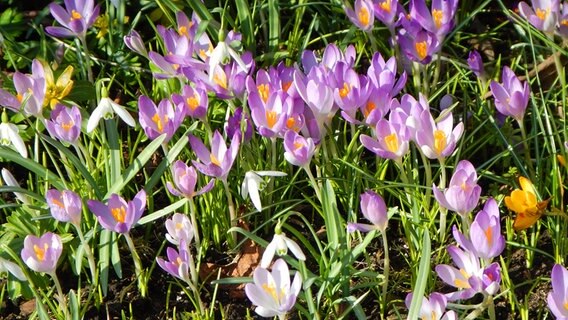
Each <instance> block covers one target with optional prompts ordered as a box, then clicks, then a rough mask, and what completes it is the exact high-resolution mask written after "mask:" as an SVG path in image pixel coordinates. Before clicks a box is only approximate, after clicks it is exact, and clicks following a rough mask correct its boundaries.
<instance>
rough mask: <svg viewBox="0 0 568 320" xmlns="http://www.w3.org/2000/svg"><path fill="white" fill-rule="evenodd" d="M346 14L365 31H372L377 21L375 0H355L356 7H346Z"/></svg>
mask: <svg viewBox="0 0 568 320" xmlns="http://www.w3.org/2000/svg"><path fill="white" fill-rule="evenodd" d="M344 10H345V14H346V15H347V17H348V18H349V20H351V22H352V23H353V24H354V25H355V26H357V27H358V28H359V29H361V30H363V31H371V30H372V29H373V22H374V21H375V12H374V7H373V2H371V1H370V0H355V8H354V9H351V8H349V7H347V6H345V7H344Z"/></svg>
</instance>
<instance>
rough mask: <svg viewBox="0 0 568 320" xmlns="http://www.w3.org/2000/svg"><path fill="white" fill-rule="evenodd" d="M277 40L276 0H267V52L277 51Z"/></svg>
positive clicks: (278, 31) (277, 8)
mask: <svg viewBox="0 0 568 320" xmlns="http://www.w3.org/2000/svg"><path fill="white" fill-rule="evenodd" d="M279 42H280V12H279V5H278V0H268V52H272V53H275V52H277V51H278V43H279Z"/></svg>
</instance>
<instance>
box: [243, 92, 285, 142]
mask: <svg viewBox="0 0 568 320" xmlns="http://www.w3.org/2000/svg"><path fill="white" fill-rule="evenodd" d="M248 101H249V107H250V110H251V116H252V120H253V121H254V124H255V125H256V126H257V128H258V133H259V134H260V135H261V136H263V137H267V138H273V137H276V136H278V135H279V134H281V132H283V131H284V130H285V128H286V120H287V119H288V117H287V115H288V114H289V113H290V112H291V111H292V108H293V103H294V101H293V99H292V97H290V96H289V95H288V94H286V93H284V92H283V91H280V90H279V91H276V92H274V93H273V94H271V95H270V96H269V97H268V100H267V101H266V102H265V103H263V101H262V100H261V97H260V96H259V94H258V93H255V92H254V91H253V92H251V93H250V95H249V97H248Z"/></svg>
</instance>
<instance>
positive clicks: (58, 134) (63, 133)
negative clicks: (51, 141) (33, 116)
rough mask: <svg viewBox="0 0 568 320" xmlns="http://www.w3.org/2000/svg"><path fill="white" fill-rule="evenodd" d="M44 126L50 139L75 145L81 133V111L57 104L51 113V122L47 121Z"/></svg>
mask: <svg viewBox="0 0 568 320" xmlns="http://www.w3.org/2000/svg"><path fill="white" fill-rule="evenodd" d="M45 126H46V128H47V131H48V132H49V134H50V135H51V136H52V137H55V138H57V139H58V140H59V141H61V142H68V143H70V144H75V143H76V142H77V139H78V138H79V134H80V133H81V111H79V108H78V107H77V106H73V107H71V108H68V107H66V106H64V105H62V104H60V103H57V104H56V105H55V109H54V110H53V111H51V120H47V121H46V122H45Z"/></svg>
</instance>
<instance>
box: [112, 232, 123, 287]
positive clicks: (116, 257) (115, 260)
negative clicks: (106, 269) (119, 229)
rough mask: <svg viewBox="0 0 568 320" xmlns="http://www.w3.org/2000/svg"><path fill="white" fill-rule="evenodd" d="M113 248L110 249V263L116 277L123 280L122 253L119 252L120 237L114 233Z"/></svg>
mask: <svg viewBox="0 0 568 320" xmlns="http://www.w3.org/2000/svg"><path fill="white" fill-rule="evenodd" d="M111 234H112V237H111V240H110V241H111V244H112V245H111V247H110V262H111V263H112V268H113V269H114V272H115V273H116V275H117V276H118V277H119V278H121V279H122V266H121V264H120V251H118V235H117V234H116V233H114V232H112V233H111Z"/></svg>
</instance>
